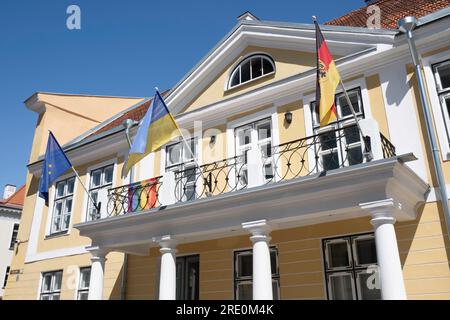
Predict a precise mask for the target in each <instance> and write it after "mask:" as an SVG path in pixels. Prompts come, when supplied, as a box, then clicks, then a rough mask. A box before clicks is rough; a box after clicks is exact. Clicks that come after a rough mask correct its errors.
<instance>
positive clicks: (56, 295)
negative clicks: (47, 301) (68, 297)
mask: <svg viewBox="0 0 450 320" xmlns="http://www.w3.org/2000/svg"><path fill="white" fill-rule="evenodd" d="M59 299H60V297H59V294H54V295H53V296H52V300H59Z"/></svg>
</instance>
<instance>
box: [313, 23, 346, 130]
mask: <svg viewBox="0 0 450 320" xmlns="http://www.w3.org/2000/svg"><path fill="white" fill-rule="evenodd" d="M314 24H315V25H316V49H317V86H316V103H317V106H318V107H319V119H320V126H321V127H323V126H326V125H328V124H329V123H331V122H333V121H335V120H336V118H337V110H336V105H335V104H334V95H335V93H336V88H337V86H338V84H339V82H340V80H341V77H340V76H339V72H338V70H337V68H336V65H335V64H334V61H333V56H332V55H331V53H330V50H328V46H327V43H326V42H325V39H324V38H323V35H322V31H320V28H319V24H318V23H317V21H316V20H315V19H314Z"/></svg>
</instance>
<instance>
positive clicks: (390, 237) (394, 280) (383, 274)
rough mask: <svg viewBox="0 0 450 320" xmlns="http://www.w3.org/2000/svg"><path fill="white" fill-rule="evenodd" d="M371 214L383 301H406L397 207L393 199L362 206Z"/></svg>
mask: <svg viewBox="0 0 450 320" xmlns="http://www.w3.org/2000/svg"><path fill="white" fill-rule="evenodd" d="M360 206H361V208H362V209H363V210H367V211H369V212H370V214H371V216H372V220H371V221H370V223H371V224H372V225H373V227H374V230H375V244H376V248H377V258H378V265H379V278H380V282H381V297H382V299H383V300H406V290H405V284H404V281H403V272H402V265H401V262H400V255H399V252H398V245H397V238H396V236H395V229H394V223H395V217H394V213H395V210H396V206H395V205H394V201H393V200H392V199H387V200H382V201H376V202H370V203H363V204H360Z"/></svg>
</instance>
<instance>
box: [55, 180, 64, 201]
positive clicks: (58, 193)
mask: <svg viewBox="0 0 450 320" xmlns="http://www.w3.org/2000/svg"><path fill="white" fill-rule="evenodd" d="M65 185H66V183H65V182H64V181H63V182H59V183H58V184H57V185H56V197H58V198H60V197H63V196H64V186H65Z"/></svg>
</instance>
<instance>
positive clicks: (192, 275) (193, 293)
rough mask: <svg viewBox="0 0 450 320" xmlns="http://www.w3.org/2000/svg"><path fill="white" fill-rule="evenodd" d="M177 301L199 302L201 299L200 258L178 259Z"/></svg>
mask: <svg viewBox="0 0 450 320" xmlns="http://www.w3.org/2000/svg"><path fill="white" fill-rule="evenodd" d="M176 264H177V265H176V268H177V285H176V287H177V300H198V298H199V275H200V272H199V256H198V255H194V256H186V257H178V258H177V262H176Z"/></svg>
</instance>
